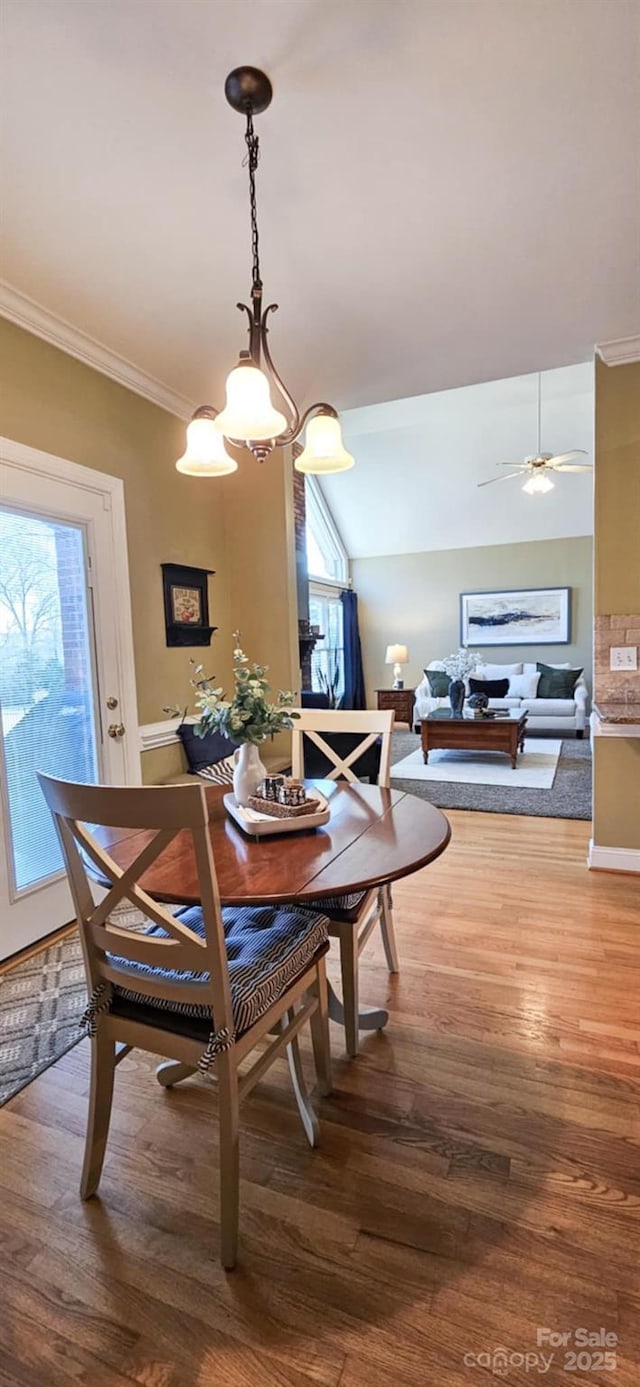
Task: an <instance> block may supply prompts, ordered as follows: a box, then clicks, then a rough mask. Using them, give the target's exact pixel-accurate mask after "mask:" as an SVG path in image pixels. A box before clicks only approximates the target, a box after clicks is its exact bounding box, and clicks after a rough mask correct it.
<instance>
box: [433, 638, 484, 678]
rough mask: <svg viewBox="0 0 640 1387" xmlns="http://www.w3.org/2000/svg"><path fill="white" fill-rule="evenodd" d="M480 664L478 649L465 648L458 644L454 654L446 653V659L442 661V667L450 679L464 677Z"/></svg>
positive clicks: (480, 657)
mask: <svg viewBox="0 0 640 1387" xmlns="http://www.w3.org/2000/svg"><path fill="white" fill-rule="evenodd" d="M481 664H482V656H481V654H480V653H479V651H477V650H465V649H464V648H463V647H462V646H460V648H459V650H458V651H457V652H456V653H455V654H452V655H447V658H446V660H443V661H442V668H443V670H444V672H445V674H449V675H450V676H451V678H452V679H465V678H466V677H467V675H468V674H472V673H473V671H474V669H477V668H478V666H479V665H481Z"/></svg>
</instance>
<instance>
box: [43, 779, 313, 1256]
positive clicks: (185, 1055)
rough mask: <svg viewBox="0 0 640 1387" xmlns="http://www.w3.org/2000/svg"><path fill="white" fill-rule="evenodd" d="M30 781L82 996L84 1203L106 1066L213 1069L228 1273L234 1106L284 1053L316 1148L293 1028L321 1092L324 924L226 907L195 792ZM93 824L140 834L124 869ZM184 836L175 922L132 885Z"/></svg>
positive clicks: (106, 1107) (108, 1092)
mask: <svg viewBox="0 0 640 1387" xmlns="http://www.w3.org/2000/svg"><path fill="white" fill-rule="evenodd" d="M39 780H40V784H41V786H42V790H43V792H44V795H45V799H46V801H47V803H48V805H49V808H50V810H51V812H52V814H53V817H54V821H55V824H56V828H57V831H58V836H59V838H60V843H61V846H62V851H63V854H64V858H65V863H66V867H67V873H68V876H69V882H70V885H71V891H72V895H73V902H74V906H75V910H76V914H77V920H78V927H79V930H80V937H81V942H82V949H83V954H84V962H85V968H86V973H87V985H88V990H89V1006H88V1008H87V1012H86V1023H87V1027H88V1030H89V1034H90V1035H91V1092H90V1099H89V1118H88V1126H87V1142H86V1149H85V1159H84V1168H83V1172H82V1183H81V1194H82V1197H83V1198H84V1199H88V1198H89V1197H90V1196H91V1195H92V1194H94V1193H95V1190H96V1189H97V1187H98V1183H99V1180H100V1175H101V1171H102V1165H103V1160H104V1154H105V1147H106V1142H107V1136H108V1130H109V1118H110V1113H111V1102H112V1096H113V1082H114V1073H115V1068H116V1065H117V1064H118V1063H119V1062H120V1060H121V1059H122V1058H123V1057H124V1055H125V1054H127V1053H128V1051H129V1050H130V1049H133V1048H134V1047H140V1048H141V1049H144V1050H148V1051H150V1052H151V1053H152V1054H157V1055H161V1056H165V1057H166V1058H167V1059H170V1060H171V1061H173V1063H171V1064H168V1065H165V1066H164V1067H163V1066H161V1068H160V1070H159V1071H158V1077H159V1079H160V1081H161V1082H163V1083H165V1085H166V1086H169V1085H170V1084H172V1083H175V1082H177V1081H178V1080H179V1079H180V1078H184V1077H186V1076H187V1075H188V1074H190V1073H193V1072H194V1071H195V1070H196V1069H199V1070H200V1071H201V1072H204V1073H206V1072H207V1071H208V1070H209V1069H211V1071H212V1072H215V1075H216V1078H217V1086H218V1096H219V1103H218V1115H219V1116H218V1120H219V1125H220V1191H221V1250H220V1256H221V1261H222V1264H223V1266H225V1267H232V1266H233V1265H234V1263H235V1260H236V1248H237V1235H238V1193H239V1167H238V1157H239V1128H238V1109H239V1103H240V1101H241V1099H242V1098H244V1097H245V1095H246V1094H247V1093H249V1092H250V1090H251V1089H252V1088H253V1086H254V1084H255V1083H257V1081H258V1080H259V1079H261V1078H262V1077H263V1075H264V1074H265V1073H266V1071H267V1070H268V1068H269V1067H270V1065H271V1064H272V1063H273V1061H274V1060H275V1059H276V1058H277V1057H278V1056H279V1055H281V1054H282V1052H283V1051H284V1050H286V1052H287V1057H288V1059H289V1066H290V1070H291V1077H292V1080H293V1086H294V1092H295V1095H296V1100H297V1103H298V1108H299V1110H300V1115H301V1117H302V1121H303V1125H304V1127H305V1131H306V1133H307V1137H308V1139H309V1141H310V1143H311V1145H315V1143H316V1140H317V1133H318V1126H317V1120H316V1117H315V1114H314V1112H313V1108H312V1107H311V1103H310V1100H309V1096H308V1093H307V1091H306V1088H305V1084H304V1077H303V1073H302V1068H301V1064H300V1054H299V1049H298V1033H299V1031H300V1030H301V1028H302V1027H303V1026H304V1025H306V1023H307V1022H309V1023H310V1026H311V1036H312V1042H313V1051H314V1059H315V1066H316V1074H317V1080H318V1087H319V1089H320V1092H321V1093H327V1092H329V1089H330V1084H331V1074H330V1059H329V1036H328V1016H327V985H326V977H325V958H324V955H325V953H326V951H327V948H328V943H327V923H328V922H327V919H326V916H324V915H323V914H321V913H318V912H314V911H312V910H310V909H308V908H307V909H303V908H302V907H298V906H296V905H282V906H268V905H265V906H252V907H248V906H245V907H229V906H228V907H225V908H224V909H221V906H220V898H219V895H218V886H217V881H216V873H215V866H214V861H213V854H212V849H211V839H210V835H209V831H208V812H207V802H206V798H205V792H204V786H203V785H180V786H174V787H166V788H155V787H149V788H144V789H143V788H137V787H136V788H132V789H112V788H108V787H104V786H96V785H76V784H72V783H70V782H69V781H63V780H54V779H53V778H52V777H50V776H46V775H40V776H39ZM100 825H101V826H109V828H110V829H114V828H116V829H120V828H127V829H132V828H133V829H136V830H139V833H136V837H135V840H134V843H135V847H137V848H139V852H138V855H137V856H136V858H135V861H133V862H132V863H131V865H130V866H128V867H127V869H126V870H124V871H123V870H122V868H120V867H118V866H117V865H116V863H115V862H113V860H112V859H111V857H110V856H109V853H108V851H107V850H106V849H105V848H104V847H102V846H101V845H100V844H99V843H98V841H97V839H96V837H95V835H94V832H93V831H92V830H93V829H94V827H95V826H100ZM89 826H91V827H89ZM183 832H184V833H188V834H190V836H191V842H192V847H193V853H194V856H195V862H196V866H197V874H198V882H199V897H200V901H201V906H197V907H195V906H193V907H190V908H183V909H182V910H181V912H180V915H179V917H178V916H176V915H172V914H171V913H170V911H168V910H167V909H165V908H164V907H163V906H161V905H159V904H158V903H157V902H155V901H154V900H152V898H151V897H150V896H149V895H148V894H147V893H146V891H144V889H143V888H142V887H141V885H140V881H141V879H143V878H144V873H145V872H146V871H148V869H149V868H150V866H151V864H152V863H153V862H155V860H156V858H158V857H159V856H160V854H161V853H163V852H164V851H165V850H166V849H167V847H168V846H169V844H170V843H172V841H173V840H174V839H175V838H176V836H177V835H178V834H179V833H183ZM96 878H97V879H98V880H100V882H101V883H103V884H107V885H108V889H107V893H106V895H105V896H104V897H103V899H102V900H100V901H99V902H96V900H95V899H94V892H93V890H92V883H94V882H95V880H96ZM125 901H128V902H130V904H131V905H133V906H135V907H137V909H138V910H139V911H141V912H142V914H143V915H144V916H145V917H147V925H146V928H145V930H144V933H139V932H136V931H135V930H131V929H125V928H123V927H122V926H119V925H118V923H117V918H115V919H114V918H112V917H113V912H114V910H115V908H116V907H117V906H119V905H120V904H121V903H122V902H125ZM149 922H150V923H149ZM271 1033H273V1038H272V1039H271V1040H270V1041H269V1042H268V1044H267V1046H266V1048H265V1049H262V1050H261V1053H260V1055H259V1058H257V1059H255V1060H254V1062H253V1064H252V1065H251V1067H250V1068H248V1069H245V1070H243V1072H242V1074H240V1073H239V1066H240V1064H241V1062H242V1061H243V1060H244V1059H245V1058H246V1056H247V1055H248V1054H249V1053H250V1051H251V1050H253V1048H254V1047H255V1046H256V1044H258V1042H260V1041H263V1040H266V1039H267V1037H268V1036H269V1035H270V1034H271ZM118 1047H120V1048H118Z"/></svg>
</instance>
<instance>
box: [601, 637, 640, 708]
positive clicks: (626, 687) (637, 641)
mask: <svg viewBox="0 0 640 1387" xmlns="http://www.w3.org/2000/svg"><path fill="white" fill-rule="evenodd" d="M615 645H635V646H636V647H639V648H640V616H597V617H596V619H595V642H594V675H593V683H594V699H595V701H596V702H600V703H605V702H606V703H640V669H610V668H609V652H610V650H611V647H612V646H615ZM639 660H640V650H639Z"/></svg>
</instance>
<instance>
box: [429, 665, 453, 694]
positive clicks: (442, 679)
mask: <svg viewBox="0 0 640 1387" xmlns="http://www.w3.org/2000/svg"><path fill="white" fill-rule="evenodd" d="M425 674H426V676H427V679H428V680H429V688H430V689H431V697H432V698H446V697H447V694H448V692H449V685H450V683H451V675H450V674H445V672H444V670H443V669H425Z"/></svg>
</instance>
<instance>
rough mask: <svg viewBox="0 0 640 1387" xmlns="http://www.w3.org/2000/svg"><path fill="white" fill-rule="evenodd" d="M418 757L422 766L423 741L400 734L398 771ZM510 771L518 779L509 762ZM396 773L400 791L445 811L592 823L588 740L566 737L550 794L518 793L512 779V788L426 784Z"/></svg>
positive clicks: (395, 749)
mask: <svg viewBox="0 0 640 1387" xmlns="http://www.w3.org/2000/svg"><path fill="white" fill-rule="evenodd" d="M528 740H529V745H530V746H532V747H535V745H536V741H537V740H538V739H537V738H535V737H530V738H529V739H528ZM540 740H542V739H540ZM545 740H546V739H545ZM539 744H540V743H539V742H538V745H539ZM415 752H417V753H418V757H419V760H418V761H417V762H416V761H414V762H413V763H412V764H413V765H414V766H418V767H420V765H421V764H422V752H421V750H420V738H419V737H418V736H416V734H415V733H413V732H395V733H394V735H393V743H392V753H391V758H392V764H393V766H394V768H396V771H397V766H398V763H399V762H401V761H405V762H406V760H407V758H408V757H410V756H412V754H413V753H415ZM485 755H486V753H485ZM429 761H431V755H430V756H429ZM504 766H505V770H506V776H507V777H508V776H510V775H514V776H515V775H516V774H517V771H511V768H510V766H509V762H508V761H507V760H506V758H505V759H504ZM424 769H425V770H428V769H429V767H428V766H424ZM434 769H435V765H434ZM396 771H394V773H393V779H392V781H391V784H392V786H393V788H394V789H395V790H406V791H407V793H408V794H411V795H417V796H418V798H419V799H426V800H429V801H430V803H431V804H436V805H437V806H438V808H439V809H471V810H477V811H478V812H480V813H485V814H532V815H535V816H536V817H541V818H550V819H590V818H591V747H590V745H589V742H588V741H587V740H586V739H585V740H584V741H580V742H579V741H576V740H575V738H570V737H565V738H563V740H562V743H561V747H560V756H559V759H558V764H557V767H556V773H555V778H554V780H553V784H552V786H551V788H550V789H530V788H522V787H519V788H515V787H514V786H513V785H512V784H511V783H510V781H509V779H508V778H507V779H506V784H499V785H495V784H494V785H486V784H485V785H483V784H477V783H463V782H461V781H451V780H449V779H447V780H436V779H429V780H423V779H422V778H418V777H416V776H410V775H409V773H408V772H406V773H405V774H404V775H402V776H399V775H397V773H396Z"/></svg>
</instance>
